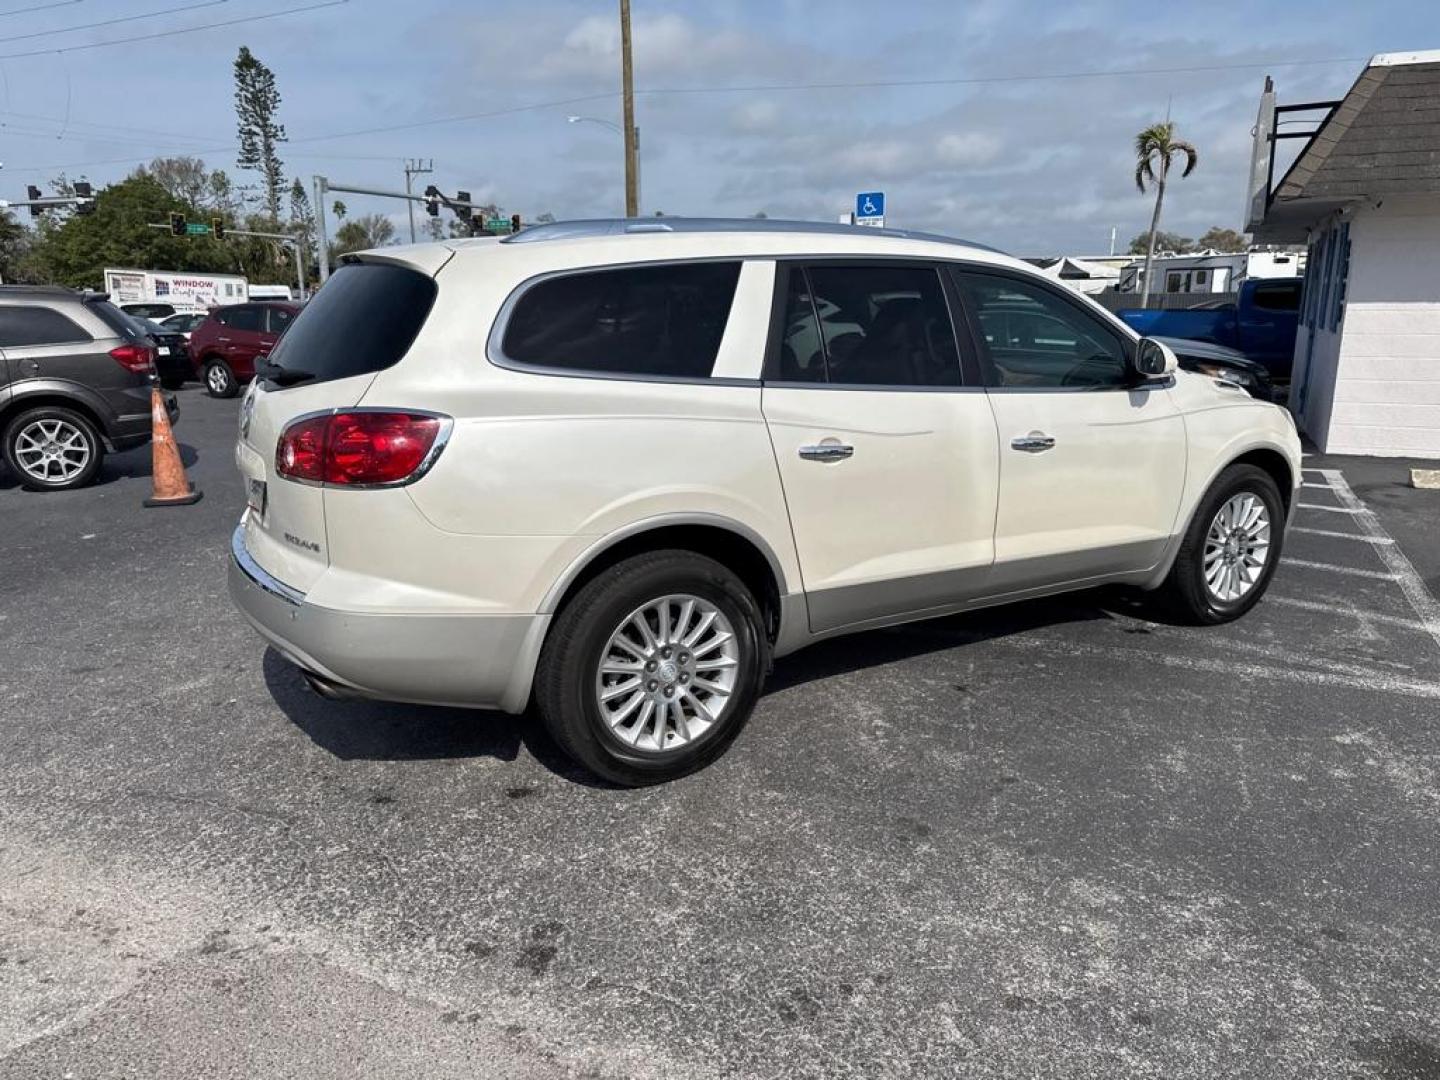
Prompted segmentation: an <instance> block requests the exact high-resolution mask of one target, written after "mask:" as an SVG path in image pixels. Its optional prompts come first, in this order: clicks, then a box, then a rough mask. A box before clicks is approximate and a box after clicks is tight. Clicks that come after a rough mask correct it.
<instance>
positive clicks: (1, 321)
mask: <svg viewBox="0 0 1440 1080" xmlns="http://www.w3.org/2000/svg"><path fill="white" fill-rule="evenodd" d="M154 375H155V343H154V342H153V341H151V340H150V339H149V338H148V337H146V336H145V335H144V334H143V333H141V332H140V328H139V327H137V326H136V325H135V324H134V323H133V322H132V321H131V320H130V319H129V318H127V317H126V316H125V315H123V314H121V312H120V310H119V309H118V308H116V307H115V306H114V305H113V304H111V303H110V301H109V300H108V299H107V298H106V296H105V294H103V293H84V292H76V291H75V290H73V289H66V288H62V287H59V286H48V285H0V456H3V458H4V460H5V464H6V465H7V466H9V468H10V470H11V471H12V472H13V473H14V474H15V476H16V477H17V478H18V479H19V480H20V483H21V484H23V485H24V486H25V487H27V488H30V489H32V490H35V491H58V490H64V489H66V488H75V487H82V486H83V485H85V484H88V483H90V482H91V481H93V480H94V479H95V477H96V475H97V474H98V473H99V471H100V463H101V461H102V460H103V459H104V457H105V454H106V453H113V452H116V451H120V450H129V449H132V448H134V447H137V446H144V445H145V444H146V443H147V442H149V441H150V388H151V385H152V382H153V379H154ZM166 405H167V408H168V409H169V412H170V416H171V419H172V420H173V419H174V418H175V416H176V413H177V410H176V407H175V399H174V397H173V396H169V395H167V400H166Z"/></svg>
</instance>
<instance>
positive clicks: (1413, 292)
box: [1296, 196, 1440, 457]
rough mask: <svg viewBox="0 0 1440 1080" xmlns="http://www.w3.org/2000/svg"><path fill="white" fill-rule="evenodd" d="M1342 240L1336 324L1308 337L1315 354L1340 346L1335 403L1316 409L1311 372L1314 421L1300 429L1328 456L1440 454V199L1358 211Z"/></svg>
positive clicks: (1319, 397) (1402, 200) (1389, 202)
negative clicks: (1346, 269)
mask: <svg viewBox="0 0 1440 1080" xmlns="http://www.w3.org/2000/svg"><path fill="white" fill-rule="evenodd" d="M1350 245H1351V246H1350V275H1349V282H1348V285H1347V288H1346V296H1345V315H1344V321H1343V322H1342V323H1341V326H1340V332H1339V333H1338V334H1333V335H1331V334H1325V333H1323V332H1318V333H1317V339H1316V343H1315V344H1316V349H1315V354H1314V355H1315V356H1319V355H1321V354H1325V353H1329V352H1330V351H1332V350H1334V348H1335V345H1336V344H1337V343H1338V357H1337V358H1336V360H1333V361H1331V364H1330V366H1331V367H1332V369H1333V372H1334V375H1333V401H1332V402H1330V407H1329V409H1328V410H1324V409H1320V408H1316V407H1315V406H1320V405H1321V404H1322V402H1323V400H1324V398H1325V397H1326V396H1328V395H1325V394H1322V393H1320V392H1319V391H1320V390H1321V389H1322V387H1321V385H1318V384H1317V382H1316V381H1315V380H1314V379H1313V378H1312V381H1311V385H1310V389H1309V399H1310V404H1311V406H1312V408H1311V410H1310V416H1307V418H1306V419H1307V421H1308V420H1309V419H1310V418H1311V417H1312V416H1313V418H1314V419H1315V420H1316V421H1321V422H1319V423H1315V424H1313V425H1312V424H1310V423H1307V425H1306V426H1307V428H1308V429H1309V430H1310V431H1311V433H1312V437H1313V438H1315V440H1316V442H1317V444H1319V445H1320V446H1321V448H1322V449H1323V450H1325V451H1327V452H1329V453H1334V454H1370V455H1377V456H1387V457H1440V197H1434V196H1423V197H1422V196H1414V197H1395V198H1387V199H1385V200H1383V201H1382V202H1381V203H1380V205H1379V206H1378V207H1377V206H1365V207H1360V208H1357V210H1356V211H1355V213H1354V215H1353V216H1352V217H1351V219H1350ZM1312 269H1313V267H1312ZM1303 333H1304V332H1303V331H1302V335H1303ZM1328 338H1334V339H1336V341H1333V342H1332V341H1330V340H1326V339H1328ZM1303 344H1304V342H1300V343H1297V354H1296V355H1297V356H1300V355H1303V354H1302V352H1301V351H1300V347H1301V346H1302V345H1303ZM1314 363H1315V361H1314V359H1313V358H1312V364H1314ZM1324 367H1325V364H1324V363H1323V362H1322V363H1320V364H1318V365H1315V366H1314V367H1312V371H1314V372H1315V373H1316V374H1317V375H1318V374H1321V373H1322V372H1323V370H1324ZM1328 381H1329V380H1321V382H1328ZM1325 412H1328V415H1323V414H1324V413H1325ZM1321 432H1324V437H1323V438H1322V437H1321V435H1320V433H1321Z"/></svg>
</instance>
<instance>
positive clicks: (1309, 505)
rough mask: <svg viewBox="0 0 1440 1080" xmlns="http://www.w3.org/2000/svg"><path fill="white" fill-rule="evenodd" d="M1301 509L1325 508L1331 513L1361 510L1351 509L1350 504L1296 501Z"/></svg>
mask: <svg viewBox="0 0 1440 1080" xmlns="http://www.w3.org/2000/svg"><path fill="white" fill-rule="evenodd" d="M1295 505H1296V506H1297V507H1298V508H1299V509H1301V510H1324V511H1326V512H1327V513H1331V514H1358V513H1361V511H1360V510H1354V509H1351V508H1350V507H1348V506H1321V505H1320V504H1319V503H1296V504H1295Z"/></svg>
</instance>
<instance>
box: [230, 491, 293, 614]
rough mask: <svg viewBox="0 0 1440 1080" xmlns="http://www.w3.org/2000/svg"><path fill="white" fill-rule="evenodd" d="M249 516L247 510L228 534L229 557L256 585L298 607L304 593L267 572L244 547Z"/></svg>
mask: <svg viewBox="0 0 1440 1080" xmlns="http://www.w3.org/2000/svg"><path fill="white" fill-rule="evenodd" d="M249 517H250V512H249V511H248V510H247V511H246V512H245V514H244V515H243V516H242V517H241V518H240V524H239V525H237V526H235V531H234V532H233V533H231V534H230V557H231V558H232V559H234V560H235V565H236V566H238V567H239V568H240V570H241V572H242V573H244V575H245V576H246V577H247V578H249V579H250V580H251V581H252V582H254V584H255V585H256V586H258V587H259V588H261V589H263V590H264V591H265V592H267V593H269V594H270V595H271V596H275V597H278V598H279V599H281V600H283V601H285V602H286V603H287V604H293V605H295V606H296V607H299V606H300V605H301V604H303V603H304V602H305V594H304V593H303V592H301V591H300V590H299V589H296V588H293V587H292V586H289V585H286V584H285V583H284V582H283V581H281V580H280V579H279V578H277V577H275V576H274V575H273V574H271V573H269V572H267V571H266V570H265V569H264V568H262V567H261V565H260V564H259V563H257V562H256V561H255V559H254V558H253V557H252V556H251V554H250V551H249V549H248V548H246V547H245V522H246V521H247V520H249Z"/></svg>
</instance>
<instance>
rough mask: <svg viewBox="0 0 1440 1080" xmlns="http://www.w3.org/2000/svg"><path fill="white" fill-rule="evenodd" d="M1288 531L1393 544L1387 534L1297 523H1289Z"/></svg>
mask: <svg viewBox="0 0 1440 1080" xmlns="http://www.w3.org/2000/svg"><path fill="white" fill-rule="evenodd" d="M1289 531H1290V532H1292V533H1304V534H1305V535H1306V536H1328V537H1331V538H1332V539H1335V540H1364V541H1365V542H1366V543H1369V544H1393V543H1395V541H1394V540H1391V539H1390V538H1389V537H1388V536H1387V537H1385V538H1383V539H1380V538H1377V537H1374V536H1366V535H1364V534H1363V533H1347V532H1336V531H1335V530H1334V529H1302V528H1301V527H1300V526H1299V525H1291V526H1290V530H1289Z"/></svg>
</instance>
